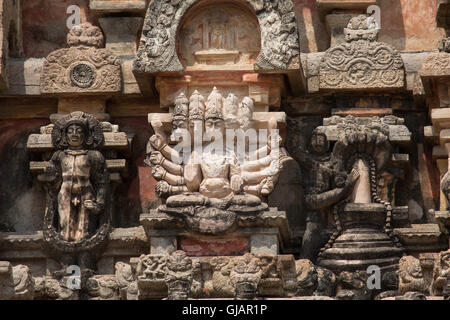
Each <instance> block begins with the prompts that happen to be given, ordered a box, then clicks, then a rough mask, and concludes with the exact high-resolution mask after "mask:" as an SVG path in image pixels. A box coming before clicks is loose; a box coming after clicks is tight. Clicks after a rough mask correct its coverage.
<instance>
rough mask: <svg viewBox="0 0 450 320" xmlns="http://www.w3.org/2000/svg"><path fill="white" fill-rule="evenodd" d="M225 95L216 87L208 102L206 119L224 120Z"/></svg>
mask: <svg viewBox="0 0 450 320" xmlns="http://www.w3.org/2000/svg"><path fill="white" fill-rule="evenodd" d="M222 108H223V97H222V94H221V93H220V91H219V90H217V88H216V87H214V89H213V91H212V92H211V94H210V95H209V97H208V101H207V102H206V111H205V119H222V120H223V113H222Z"/></svg>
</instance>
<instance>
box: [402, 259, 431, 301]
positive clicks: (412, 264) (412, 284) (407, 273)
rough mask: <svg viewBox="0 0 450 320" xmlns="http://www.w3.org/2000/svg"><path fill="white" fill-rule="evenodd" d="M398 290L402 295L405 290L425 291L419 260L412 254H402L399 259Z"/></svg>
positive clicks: (426, 289)
mask: <svg viewBox="0 0 450 320" xmlns="http://www.w3.org/2000/svg"><path fill="white" fill-rule="evenodd" d="M398 264H399V270H398V279H399V282H398V292H399V293H400V294H401V295H404V294H405V293H407V292H419V293H425V294H426V293H427V291H428V288H427V286H426V284H425V280H424V278H423V271H422V267H421V265H420V260H419V259H416V258H414V257H413V256H404V257H402V258H401V259H400V261H399V263H398Z"/></svg>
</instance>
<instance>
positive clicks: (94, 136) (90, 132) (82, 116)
mask: <svg viewBox="0 0 450 320" xmlns="http://www.w3.org/2000/svg"><path fill="white" fill-rule="evenodd" d="M72 124H78V125H80V126H81V127H83V129H84V132H85V135H86V136H85V141H84V145H85V147H86V148H88V149H95V148H97V147H98V146H101V145H102V144H103V143H104V136H103V130H102V126H101V124H100V122H99V121H98V120H97V119H96V118H95V117H94V116H92V115H90V114H87V113H84V112H81V111H76V112H72V113H71V114H68V115H66V116H64V117H62V118H61V119H59V120H58V121H56V122H55V125H54V127H53V130H52V143H53V145H54V146H55V147H56V148H58V149H65V148H66V147H67V146H68V142H67V128H68V127H69V126H70V125H72Z"/></svg>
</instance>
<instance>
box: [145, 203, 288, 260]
mask: <svg viewBox="0 0 450 320" xmlns="http://www.w3.org/2000/svg"><path fill="white" fill-rule="evenodd" d="M161 208H162V209H164V208H166V209H167V207H165V206H162V207H160V209H161ZM160 209H156V210H152V211H151V212H150V213H146V214H141V219H140V220H141V224H142V226H143V227H144V229H145V230H146V233H147V236H148V238H149V240H150V246H151V253H155V254H163V253H166V252H169V251H171V250H174V249H175V250H176V249H180V250H184V251H186V252H189V254H190V255H194V256H209V255H221V254H227V255H235V254H243V253H246V252H251V253H261V254H263V253H264V254H277V253H279V252H280V246H281V248H283V247H289V246H291V238H292V236H291V232H290V230H289V226H288V222H287V218H286V213H285V212H283V211H278V210H276V208H269V209H266V210H261V211H260V212H259V213H258V214H254V213H253V212H252V213H251V214H250V213H243V212H238V213H236V212H234V215H233V216H232V217H230V214H231V213H233V212H232V211H224V214H225V216H224V217H223V215H219V216H208V215H206V216H205V215H202V216H200V217H199V216H198V215H193V216H189V217H188V218H186V219H185V218H183V214H178V215H176V214H174V213H172V212H170V213H169V212H164V211H165V210H160ZM209 209H213V208H209ZM255 209H257V208H255ZM184 215H185V216H187V215H186V214H184ZM221 218H223V219H221ZM217 219H219V220H220V221H219V220H217ZM216 220H217V221H216ZM194 247H195V248H197V249H196V250H198V251H195V250H194V251H193V250H191V249H190V248H194Z"/></svg>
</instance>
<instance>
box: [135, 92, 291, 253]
mask: <svg viewBox="0 0 450 320" xmlns="http://www.w3.org/2000/svg"><path fill="white" fill-rule="evenodd" d="M253 111H254V105H253V100H252V99H250V98H249V97H245V98H243V99H242V100H240V99H238V97H237V96H236V95H234V94H229V95H228V97H227V98H225V97H223V96H222V94H221V92H220V91H219V90H218V89H217V88H214V89H213V90H212V92H211V93H210V95H209V96H208V98H207V99H205V98H204V97H203V96H202V95H201V94H200V93H199V92H198V91H195V92H194V93H193V94H192V95H191V96H190V97H189V99H188V97H187V96H186V95H185V94H183V93H182V94H180V95H179V96H178V98H177V99H176V100H175V106H174V109H173V112H172V114H149V122H150V124H151V126H152V128H153V130H154V132H155V135H153V136H152V137H151V138H150V140H149V143H148V147H147V159H146V161H145V162H146V164H147V165H149V166H151V167H152V168H153V170H152V174H153V177H154V178H155V179H156V180H157V181H158V183H157V185H156V193H157V195H158V196H159V197H161V198H162V200H163V203H164V204H163V205H161V206H160V207H159V208H157V209H154V210H151V211H150V212H148V213H143V214H141V224H142V225H143V226H144V228H145V229H146V232H147V235H148V237H149V239H150V244H151V253H153V254H162V253H165V252H167V251H169V250H173V249H183V250H184V251H186V252H188V254H190V255H199V256H201V255H224V254H226V255H236V254H244V253H246V252H249V251H250V252H252V253H267V254H277V253H278V252H279V245H281V246H289V245H290V239H291V232H290V229H289V224H288V219H287V216H286V213H285V212H282V211H278V209H277V208H269V206H268V204H267V196H268V195H270V194H271V193H272V192H273V190H274V188H275V187H276V185H277V182H278V179H279V177H280V174H281V173H282V171H283V168H284V166H285V165H287V164H289V163H290V162H293V160H292V158H290V156H289V155H288V154H287V151H286V150H285V149H284V148H283V142H282V139H276V131H274V130H276V129H279V130H280V132H281V133H280V137H283V135H284V133H283V126H284V123H285V115H284V113H279V112H267V113H259V114H258V113H254V112H253ZM225 129H229V131H227V132H225ZM247 129H266V130H267V131H259V132H260V137H259V138H257V139H256V140H253V139H250V137H247V138H244V136H243V135H242V136H241V138H236V136H238V135H239V134H244V132H245V131H246V130H247ZM253 132H255V133H256V132H258V131H257V130H254V131H253ZM268 133H269V134H270V136H268ZM180 134H181V136H180ZM231 134H235V135H236V136H235V138H236V140H234V138H232V136H230V135H231ZM261 134H262V135H261ZM211 135H216V136H217V137H220V138H222V137H223V142H224V143H223V144H221V143H220V142H219V140H220V139H219V140H218V143H217V144H215V143H213V142H211V141H209V142H208V139H207V137H208V136H209V137H211ZM177 136H178V137H180V138H181V137H182V141H183V142H182V145H183V147H182V148H181V149H180V148H179V147H180V145H178V147H176V145H177V144H178V142H177V141H178V138H177ZM254 137H255V138H256V136H254ZM227 139H229V140H228V141H229V142H228V143H227ZM202 141H203V142H202ZM239 141H240V142H239ZM225 145H226V148H224V147H225ZM216 147H217V148H216ZM213 149H214V150H213ZM294 163H295V162H294ZM195 248H201V249H200V250H198V251H196V250H197V249H195Z"/></svg>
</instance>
